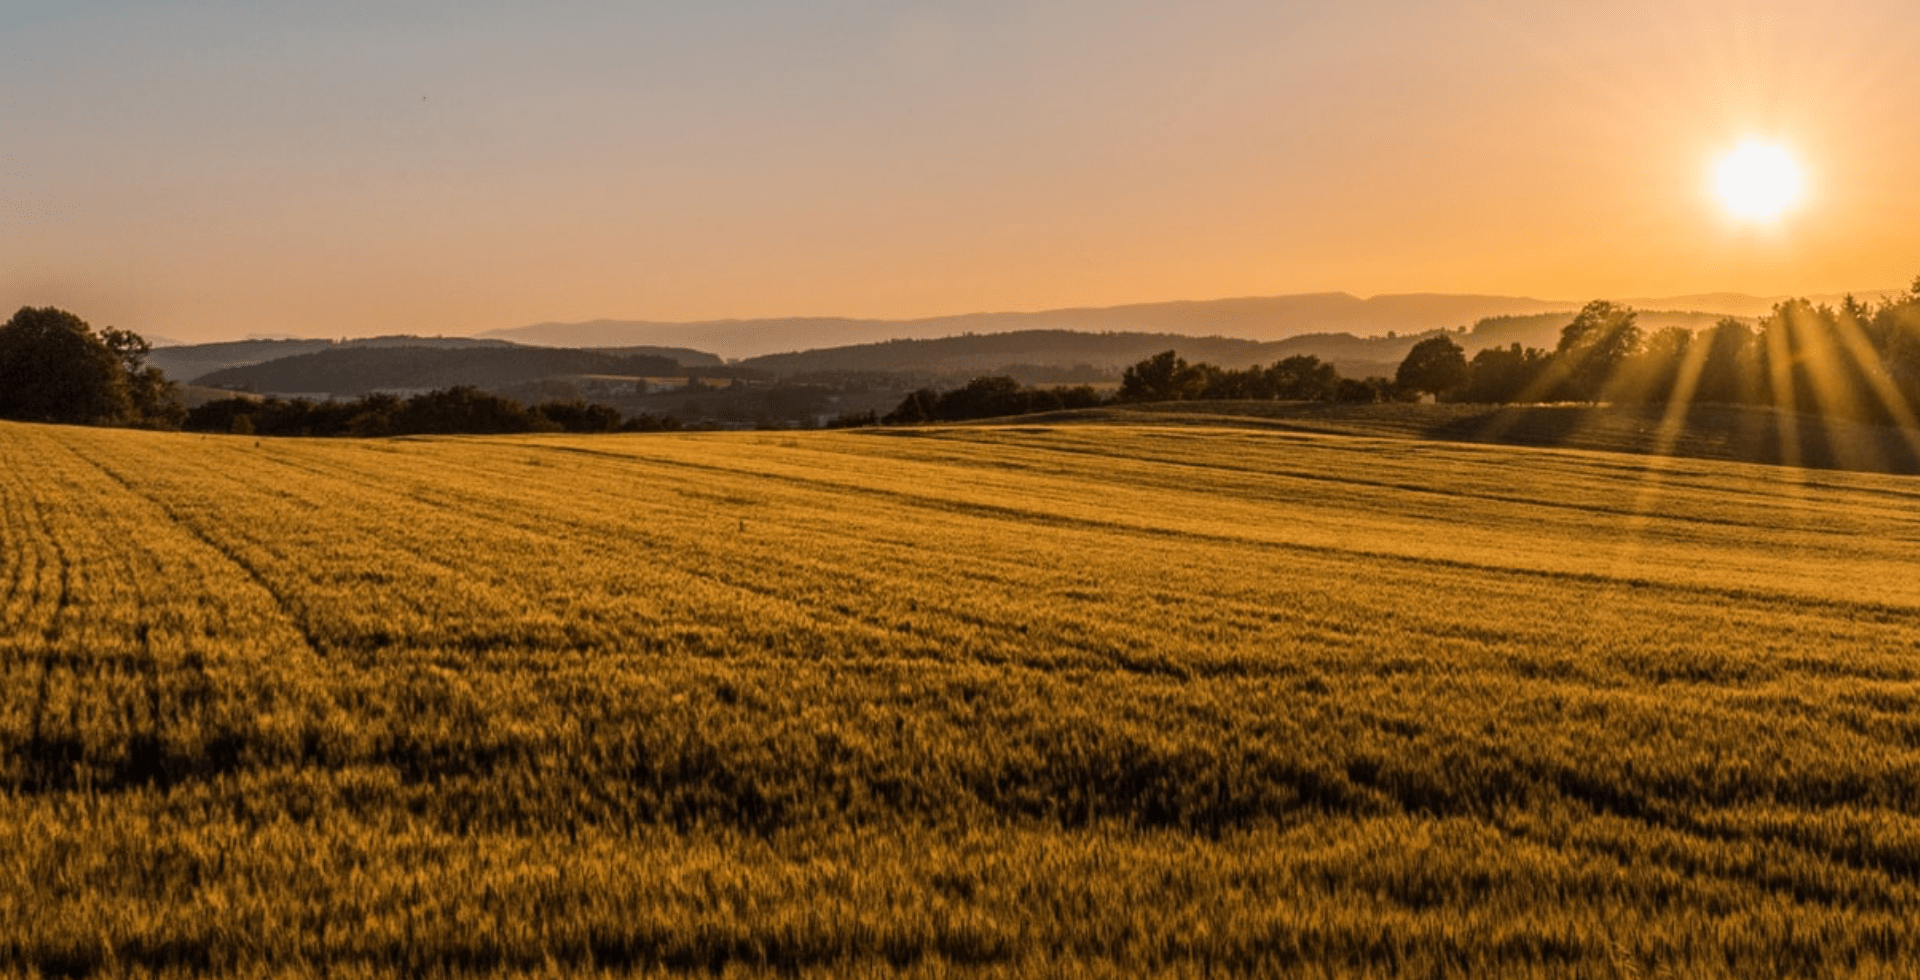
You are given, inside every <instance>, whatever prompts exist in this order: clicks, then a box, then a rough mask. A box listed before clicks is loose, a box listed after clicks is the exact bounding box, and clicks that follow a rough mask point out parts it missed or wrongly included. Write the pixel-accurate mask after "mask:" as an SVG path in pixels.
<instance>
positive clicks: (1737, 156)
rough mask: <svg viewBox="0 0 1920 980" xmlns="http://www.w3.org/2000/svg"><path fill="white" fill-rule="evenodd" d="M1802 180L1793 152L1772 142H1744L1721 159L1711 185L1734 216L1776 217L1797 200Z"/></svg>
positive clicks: (1752, 217) (1715, 169)
mask: <svg viewBox="0 0 1920 980" xmlns="http://www.w3.org/2000/svg"><path fill="white" fill-rule="evenodd" d="M1803 183H1804V179H1803V177H1802V176H1801V172H1800V165H1799V164H1798V163H1796V162H1794V159H1793V156H1792V154H1790V153H1788V152H1787V151H1786V150H1785V149H1782V148H1781V147H1779V146H1776V145H1774V144H1771V143H1762V142H1757V141H1753V142H1747V143H1743V144H1741V145H1740V146H1739V147H1738V148H1737V149H1735V150H1733V151H1731V152H1729V153H1728V154H1726V155H1725V156H1723V157H1721V158H1720V161H1719V163H1718V164H1717V165H1716V166H1715V167H1714V172H1713V187H1714V192H1715V193H1716V194H1717V195H1718V196H1719V198H1720V203H1721V205H1722V206H1723V207H1725V208H1726V209H1727V213H1728V214H1730V215H1733V216H1734V217H1736V218H1746V219H1754V220H1760V221H1774V220H1777V219H1778V218H1779V217H1780V216H1781V214H1783V213H1784V212H1785V211H1787V210H1788V209H1789V208H1791V207H1793V206H1794V205H1795V204H1797V203H1799V201H1800V197H1801V193H1802V189H1803Z"/></svg>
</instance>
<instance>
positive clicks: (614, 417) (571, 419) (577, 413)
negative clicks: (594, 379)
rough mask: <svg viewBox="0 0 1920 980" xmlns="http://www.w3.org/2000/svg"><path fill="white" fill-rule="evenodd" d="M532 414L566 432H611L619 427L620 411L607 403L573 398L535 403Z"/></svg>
mask: <svg viewBox="0 0 1920 980" xmlns="http://www.w3.org/2000/svg"><path fill="white" fill-rule="evenodd" d="M532 411H533V414H536V415H539V416H540V417H541V418H544V419H546V420H547V421H549V422H551V423H553V424H554V425H556V426H558V427H560V428H561V429H562V430H564V431H567V432H612V431H614V430H615V429H618V428H620V412H619V411H618V410H617V409H614V408H612V407H610V406H607V405H597V404H593V403H590V402H585V401H581V400H579V399H577V398H576V399H573V400H571V401H554V402H545V403H543V404H540V405H535V406H534V407H533V409H532Z"/></svg>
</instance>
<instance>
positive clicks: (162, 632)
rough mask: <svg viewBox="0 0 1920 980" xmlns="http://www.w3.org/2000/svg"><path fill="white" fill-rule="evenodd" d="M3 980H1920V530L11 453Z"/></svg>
mask: <svg viewBox="0 0 1920 980" xmlns="http://www.w3.org/2000/svg"><path fill="white" fill-rule="evenodd" d="M0 569H3V570H4V574H3V575H0V615H3V617H4V618H0V624H3V625H0V760H3V761H0V972H4V973H6V974H8V975H14V976H35V975H39V976H111V977H121V976H186V975H203V974H212V975H235V976H239V975H248V976H253V975H267V976H316V977H317V976H341V977H354V976H377V975H443V976H570V975H582V974H586V975H607V976H625V975H645V976H657V975H683V974H684V975H702V976H709V975H718V976H725V977H761V976H766V977H774V976H795V975H798V976H819V977H827V976H905V977H937V976H981V977H1002V976H1005V977H1012V976H1088V977H1138V976H1169V977H1190V976H1191V977H1198V976H1216V975H1260V976H1304V977H1328V978H1360V977H1406V978H1449V977H1459V978H1467V977H1475V978H1478V977H1529V978H1555V977H1558V978H1573V977H1582V978H1593V977H1599V978H1609V977H1620V978H1626V977H1666V976H1671V977H1687V978H1721V977H1725V978H1733V977H1740V978H1748V977H1858V978H1868V977H1876V978H1896V977H1913V976H1916V975H1920V480H1916V479H1915V478H1912V477H1897V476H1875V475H1861V474H1847V473H1837V472H1814V471H1801V470H1794V469H1788V468H1781V467H1763V466H1753V465H1745V464H1738V463H1728V462H1714V461H1699V460H1693V461H1686V460H1673V459H1655V458H1649V457H1639V456H1627V455H1615V454H1607V453H1593V452H1577V451H1565V450H1545V449H1513V448H1502V447H1490V446H1467V445H1455V444H1444V443H1431V442H1417V441H1412V440H1406V439H1393V438H1365V437H1352V436H1348V437H1340V436H1326V435H1313V434H1303V433H1288V432H1279V431H1256V430H1248V429H1236V428H1232V427H1218V428H1208V427H1198V426H1185V427H1177V428H1169V427H1155V426H1147V425H1080V426H1074V425H1061V426H1054V427H1047V426H998V427H995V426H980V427H953V428H938V429H921V430H888V431H871V432H853V433H791V434H775V433H724V434H672V435H638V436H604V437H560V436H552V437H547V436H541V437H512V438H508V437H498V438H491V437H462V438H445V439H404V440H393V441H349V440H338V441H320V440H295V439H288V440H260V441H256V440H254V439H252V438H235V437H203V436H186V435H178V434H156V433H141V432H128V431H106V430H93V429H80V428H53V427H39V426H27V425H15V424H0Z"/></svg>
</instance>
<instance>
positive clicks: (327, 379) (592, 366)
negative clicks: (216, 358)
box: [198, 344, 683, 397]
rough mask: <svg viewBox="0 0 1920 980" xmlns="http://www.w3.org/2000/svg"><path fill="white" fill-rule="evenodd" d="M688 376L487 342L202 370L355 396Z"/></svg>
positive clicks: (227, 382) (596, 354) (664, 363)
mask: <svg viewBox="0 0 1920 980" xmlns="http://www.w3.org/2000/svg"><path fill="white" fill-rule="evenodd" d="M680 373H683V368H682V366H681V365H680V363H679V362H678V361H675V360H674V359H672V358H669V357H662V356H659V355H653V354H629V353H610V352H605V351H592V350H574V349H569V348H559V347H521V346H518V345H512V344H503V345H497V346H481V347H383V346H340V347H333V348H329V349H326V350H320V351H316V352H313V353H310V354H297V355H294V356H292V357H282V358H278V359H275V360H271V361H264V362H262V363H259V364H250V365H246V366H243V367H229V368H222V369H220V370H218V371H213V372H210V373H208V374H204V375H201V376H200V378H199V379H198V383H199V384H201V385H205V386H211V387H220V388H244V389H247V390H250V391H259V392H285V393H312V394H330V395H333V396H335V397H357V396H360V395H367V394H372V393H373V392H376V391H392V390H422V391H424V390H429V389H435V388H450V387H453V386H455V385H471V386H473V387H476V388H482V389H486V390H498V389H501V388H506V387H511V386H514V385H522V384H527V383H530V382H537V381H542V380H545V379H548V378H552V377H555V376H568V375H613V376H636V377H647V376H658V375H673V374H680Z"/></svg>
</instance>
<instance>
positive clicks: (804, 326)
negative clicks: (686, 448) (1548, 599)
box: [479, 290, 1899, 360]
mask: <svg viewBox="0 0 1920 980" xmlns="http://www.w3.org/2000/svg"><path fill="white" fill-rule="evenodd" d="M1897 292H1899V290H1880V291H1869V292H1862V293H1858V294H1855V295H1856V296H1858V297H1859V298H1861V299H1872V298H1877V297H1879V296H1882V295H1891V294H1894V293H1897ZM1843 297H1844V294H1821V295H1815V296H1808V297H1805V298H1806V299H1808V300H1811V301H1812V302H1815V303H1828V304H1838V303H1839V302H1840V301H1841V300H1842V298H1843ZM1789 298H1792V297H1785V296H1775V297H1760V296H1748V295H1744V294H1740V293H1701V294H1695V295H1691V296H1678V297H1664V298H1661V297H1653V298H1644V297H1643V298H1631V299H1626V300H1621V301H1620V302H1623V303H1625V304H1626V305H1629V306H1633V307H1634V308H1636V309H1641V310H1672V311H1684V312H1688V313H1697V314H1699V315H1701V316H1703V317H1706V318H1708V319H1709V320H1711V319H1715V318H1718V317H1720V316H1741V317H1753V316H1762V315H1765V314H1766V313H1767V312H1768V311H1770V310H1771V309H1772V308H1773V307H1774V305H1775V304H1777V303H1779V302H1781V301H1783V300H1785V299H1789ZM1584 304H1585V301H1584V300H1578V301H1576V300H1542V299H1534V298H1531V297H1525V296H1483V295H1465V294H1461V295H1456V294H1447V293H1401V294H1388V295H1381V296H1374V297H1371V298H1367V299H1362V298H1360V297H1358V296H1354V295H1352V294H1349V293H1300V294H1295V295H1288V296H1264V297H1261V296H1255V297H1239V298H1233V299H1215V300H1179V301H1173V302H1164V303H1135V304H1129V305H1124V306H1109V307H1074V308H1066V309H1057V310H1043V311H1038V312H999V313H968V314H959V315H951V316H937V317H923V318H918V319H900V320H882V319H860V318H854V317H771V318H759V319H725V320H701V321H659V320H592V321H588V322H584V323H556V322H550V323H537V324H533V325H530V326H525V327H515V328H512V329H506V330H492V331H488V332H486V333H483V334H480V335H479V336H481V337H490V338H500V339H506V340H513V341H516V342H520V343H527V344H540V345H546V346H555V347H604V346H615V345H623V344H638V343H646V344H653V345H660V346H690V347H696V348H699V349H701V350H710V351H713V352H715V353H717V354H720V355H722V356H725V357H727V358H729V359H733V360H742V359H747V358H755V357H761V356H765V355H770V354H776V353H783V352H802V351H810V350H821V349H826V348H834V347H850V346H860V345H867V344H877V343H882V342H886V341H891V340H933V339H938V338H943V337H953V336H959V335H964V334H969V333H974V334H1005V333H1015V332H1022V331H1034V330H1073V331H1081V332H1094V333H1103V332H1105V333H1142V334H1156V333H1157V334H1176V335H1181V336H1187V337H1223V338H1233V339H1241V340H1253V341H1262V342H1271V341H1276V340H1285V339H1287V338H1290V337H1295V336H1299V335H1302V334H1307V333H1329V334H1330V333H1349V334H1353V335H1356V336H1361V337H1365V336H1383V335H1385V334H1388V333H1393V334H1402V333H1421V332H1425V331H1431V330H1435V329H1442V328H1446V329H1456V328H1459V327H1463V326H1467V325H1470V324H1473V323H1476V322H1478V321H1480V320H1484V319H1486V318H1488V317H1499V316H1531V315H1538V314H1546V313H1556V314H1558V313H1564V314H1566V315H1568V316H1571V315H1572V314H1573V312H1574V311H1576V310H1578V309H1579V308H1580V307H1581V306H1582V305H1584Z"/></svg>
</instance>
